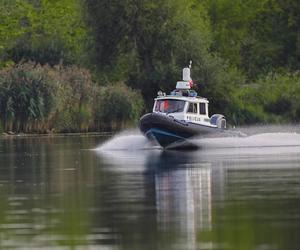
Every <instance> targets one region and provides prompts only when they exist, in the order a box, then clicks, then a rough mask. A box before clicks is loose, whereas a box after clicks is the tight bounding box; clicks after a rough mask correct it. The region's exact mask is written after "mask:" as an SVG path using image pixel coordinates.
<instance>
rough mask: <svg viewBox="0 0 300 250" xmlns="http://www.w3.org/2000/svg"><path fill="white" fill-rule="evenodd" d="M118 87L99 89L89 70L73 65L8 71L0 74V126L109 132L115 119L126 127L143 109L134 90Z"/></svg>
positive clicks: (29, 66) (25, 65) (22, 129)
mask: <svg viewBox="0 0 300 250" xmlns="http://www.w3.org/2000/svg"><path fill="white" fill-rule="evenodd" d="M119 86H120V87H118V88H103V87H100V86H99V85H98V84H96V83H94V82H92V80H91V74H90V73H89V71H88V70H85V69H81V68H79V67H77V66H68V67H64V66H55V67H51V66H49V65H44V66H41V65H39V64H36V63H32V62H29V63H22V64H18V65H15V66H10V67H6V68H5V69H3V70H1V71H0V121H2V123H1V127H2V126H3V127H4V130H5V131H15V132H38V133H45V132H50V131H54V132H75V131H80V132H86V131H94V130H104V129H105V130H107V129H110V128H111V127H112V125H113V124H112V123H116V121H117V119H116V117H117V116H118V117H119V121H120V124H121V125H127V124H129V123H130V122H131V121H133V120H135V119H136V118H137V116H138V115H139V114H140V111H141V108H142V106H143V105H142V103H141V99H140V98H139V95H138V94H137V93H136V92H134V91H133V90H130V89H129V88H128V87H126V86H125V85H124V84H123V85H122V84H120V85H119ZM99 97H100V98H99ZM102 110H103V112H102ZM99 111H101V112H100V113H99ZM120 127H121V126H120ZM120 127H118V128H120Z"/></svg>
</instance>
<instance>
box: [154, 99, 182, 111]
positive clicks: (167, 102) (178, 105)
mask: <svg viewBox="0 0 300 250" xmlns="http://www.w3.org/2000/svg"><path fill="white" fill-rule="evenodd" d="M184 106H185V101H182V100H172V99H164V100H157V101H156V104H155V108H154V110H155V111H156V112H162V113H177V112H183V110H184Z"/></svg>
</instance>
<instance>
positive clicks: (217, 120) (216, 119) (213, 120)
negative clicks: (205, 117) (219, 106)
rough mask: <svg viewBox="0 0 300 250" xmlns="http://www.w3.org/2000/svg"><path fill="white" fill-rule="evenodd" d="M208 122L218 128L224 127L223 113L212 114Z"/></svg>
mask: <svg viewBox="0 0 300 250" xmlns="http://www.w3.org/2000/svg"><path fill="white" fill-rule="evenodd" d="M210 124H213V125H217V127H218V128H221V129H226V119H225V117H224V115H220V114H214V115H212V116H211V117H210Z"/></svg>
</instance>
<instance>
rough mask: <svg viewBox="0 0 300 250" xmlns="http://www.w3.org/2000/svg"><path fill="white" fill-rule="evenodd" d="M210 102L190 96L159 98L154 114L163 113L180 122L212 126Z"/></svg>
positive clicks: (155, 103) (156, 100) (156, 101)
mask: <svg viewBox="0 0 300 250" xmlns="http://www.w3.org/2000/svg"><path fill="white" fill-rule="evenodd" d="M208 103H209V102H208V100H207V99H206V98H203V97H196V96H195V97H190V96H176V95H173V94H171V95H167V96H158V97H157V98H156V99H155V102H154V107H153V112H154V113H163V114H166V115H168V116H172V117H174V118H176V119H178V120H184V121H187V122H193V123H198V124H203V125H210V126H211V123H210V118H209V115H208Z"/></svg>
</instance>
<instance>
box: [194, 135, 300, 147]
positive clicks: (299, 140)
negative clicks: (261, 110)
mask: <svg viewBox="0 0 300 250" xmlns="http://www.w3.org/2000/svg"><path fill="white" fill-rule="evenodd" d="M191 142H192V143H194V144H196V145H198V146H200V147H202V148H251V147H290V146H300V134H297V133H263V134H256V135H252V136H249V137H220V138H194V139H192V140H191Z"/></svg>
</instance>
